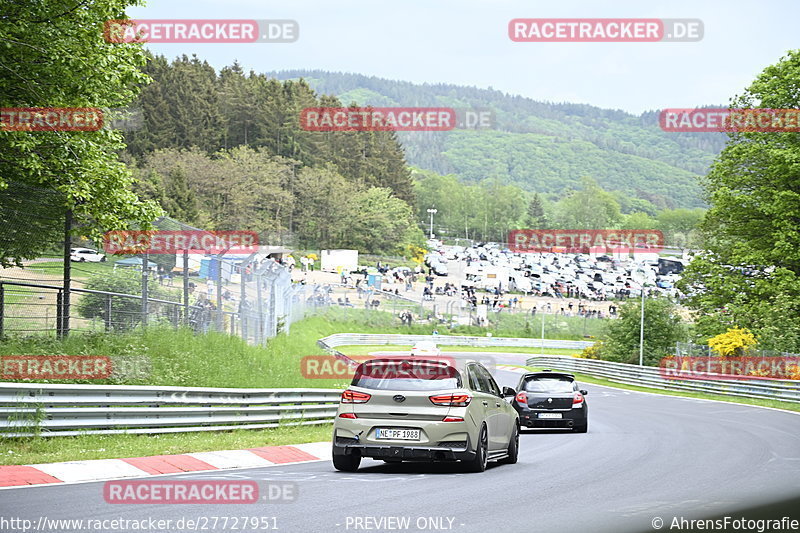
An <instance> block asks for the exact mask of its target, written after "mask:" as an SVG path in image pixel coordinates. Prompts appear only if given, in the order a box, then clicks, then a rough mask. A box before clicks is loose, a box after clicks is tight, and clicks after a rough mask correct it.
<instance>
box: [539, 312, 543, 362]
mask: <svg viewBox="0 0 800 533" xmlns="http://www.w3.org/2000/svg"><path fill="white" fill-rule="evenodd" d="M539 353H541V354H542V357H544V305H542V346H541V351H540V352H539Z"/></svg>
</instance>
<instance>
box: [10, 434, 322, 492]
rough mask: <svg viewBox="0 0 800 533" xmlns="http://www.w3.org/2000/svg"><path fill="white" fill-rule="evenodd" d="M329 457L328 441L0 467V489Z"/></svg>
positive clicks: (245, 466)
mask: <svg viewBox="0 0 800 533" xmlns="http://www.w3.org/2000/svg"><path fill="white" fill-rule="evenodd" d="M330 458H331V443H330V442H310V443H307V444H294V445H292V446H265V447H262V448H248V449H246V450H223V451H219V452H196V453H185V454H181V455H156V456H153V457H132V458H128V459H94V460H89V461H67V462H64V463H47V464H39V465H21V466H0V490H2V489H3V488H14V487H25V486H33V485H46V484H49V483H81V482H87V481H103V480H109V479H122V478H136V477H148V476H156V475H162V474H181V473H183V472H206V471H214V470H228V469H232V468H258V467H265V466H277V465H287V464H295V463H305V462H310V461H325V460H330Z"/></svg>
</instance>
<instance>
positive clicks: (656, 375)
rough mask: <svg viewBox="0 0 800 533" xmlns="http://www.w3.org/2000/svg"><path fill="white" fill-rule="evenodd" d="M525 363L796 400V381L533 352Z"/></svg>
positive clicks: (664, 385)
mask: <svg viewBox="0 0 800 533" xmlns="http://www.w3.org/2000/svg"><path fill="white" fill-rule="evenodd" d="M527 365H528V366H535V367H547V368H552V369H558V370H565V371H569V372H578V373H581V374H586V375H588V376H595V377H601V378H606V379H608V380H609V381H612V382H614V383H622V384H626V385H638V386H641V387H649V388H654V389H662V390H674V391H689V392H707V393H709V394H716V395H723V396H739V397H743V398H759V399H766V400H781V401H785V402H796V403H800V381H792V380H765V379H752V380H750V379H722V378H720V379H714V380H706V379H681V380H677V379H669V378H666V377H664V376H662V375H661V371H660V369H659V368H658V367H651V366H638V365H629V364H625V363H614V362H611V361H599V360H594V359H578V358H575V357H568V356H559V355H550V356H547V355H546V356H534V357H531V358H529V359H528V360H527Z"/></svg>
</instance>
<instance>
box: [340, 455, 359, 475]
mask: <svg viewBox="0 0 800 533" xmlns="http://www.w3.org/2000/svg"><path fill="white" fill-rule="evenodd" d="M360 465H361V454H360V453H358V452H355V453H351V454H349V455H344V454H342V455H336V454H334V455H333V467H334V468H335V469H336V470H341V471H342V472H355V471H356V470H358V467H359V466H360Z"/></svg>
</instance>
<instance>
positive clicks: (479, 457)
mask: <svg viewBox="0 0 800 533" xmlns="http://www.w3.org/2000/svg"><path fill="white" fill-rule="evenodd" d="M488 462H489V432H488V431H487V430H486V424H484V425H482V426H481V431H480V433H478V442H477V443H476V444H475V457H474V458H472V459H471V460H470V461H467V463H466V466H467V470H468V471H470V472H483V471H485V470H486V465H487V464H488Z"/></svg>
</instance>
